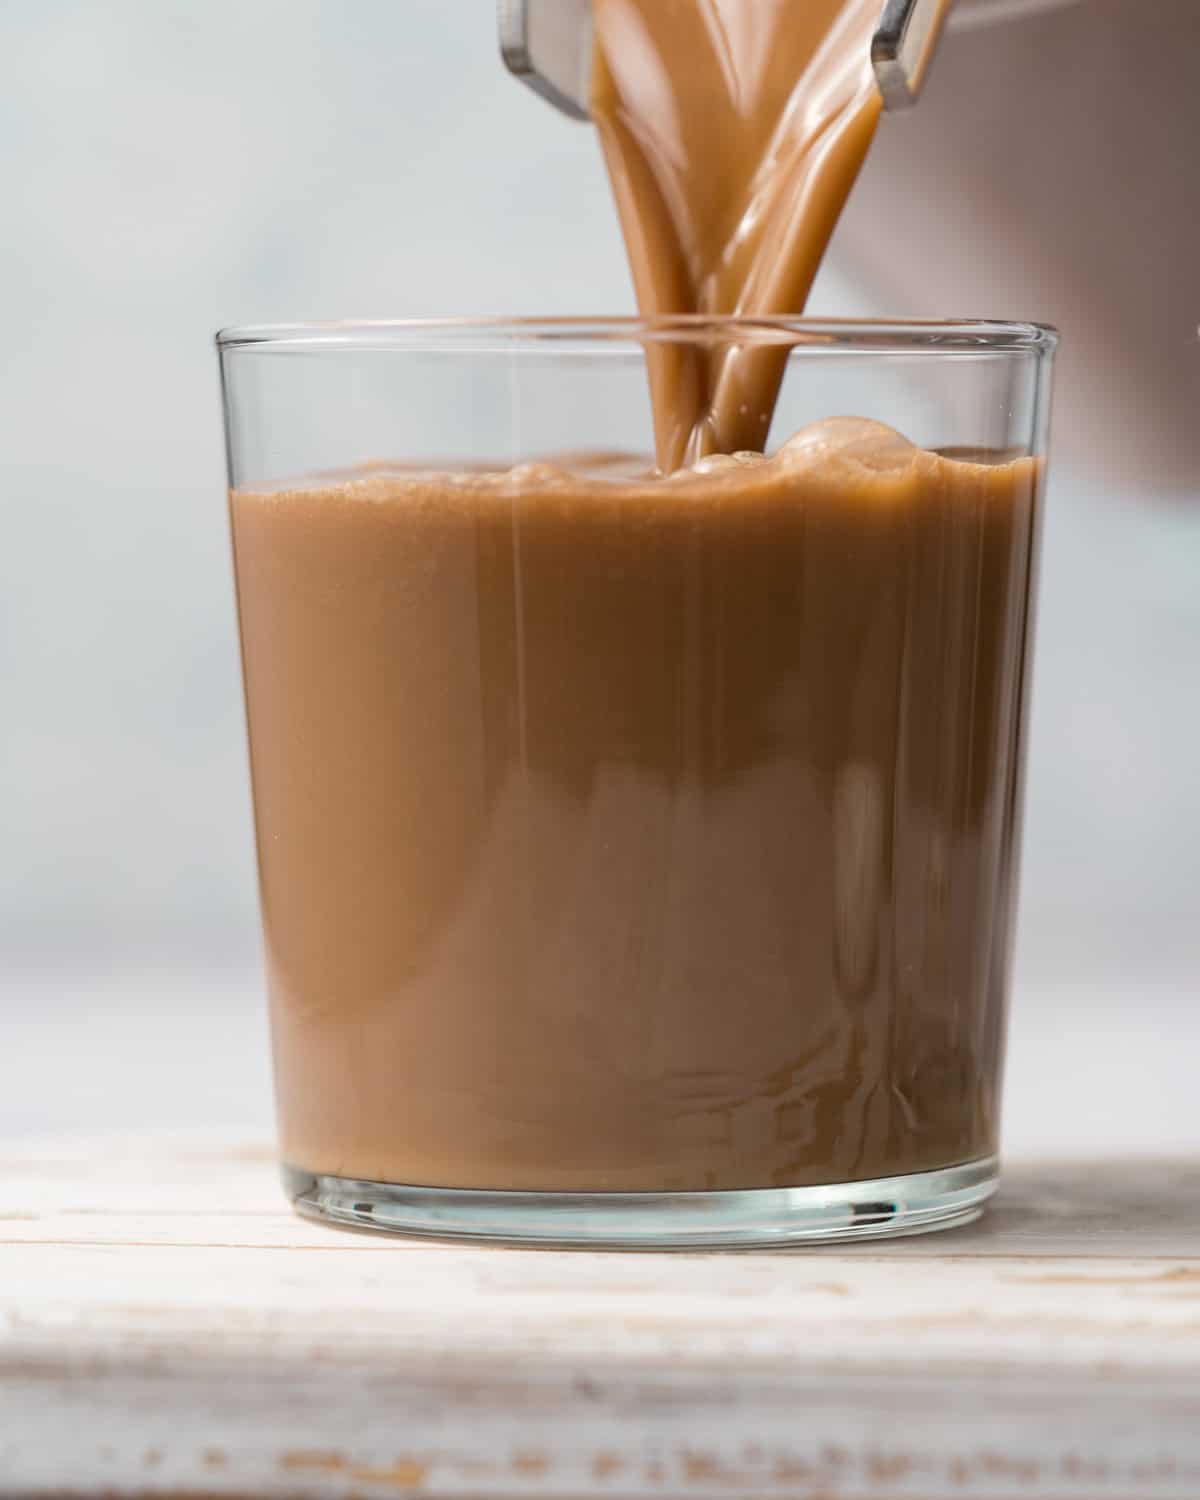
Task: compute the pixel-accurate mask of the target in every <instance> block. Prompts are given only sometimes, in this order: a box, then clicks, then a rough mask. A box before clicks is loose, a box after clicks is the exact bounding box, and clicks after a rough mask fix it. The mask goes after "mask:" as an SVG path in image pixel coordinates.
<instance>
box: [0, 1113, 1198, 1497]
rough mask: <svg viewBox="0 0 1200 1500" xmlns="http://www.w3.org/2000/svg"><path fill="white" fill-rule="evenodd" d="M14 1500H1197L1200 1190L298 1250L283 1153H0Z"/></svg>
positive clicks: (1141, 1171)
mask: <svg viewBox="0 0 1200 1500" xmlns="http://www.w3.org/2000/svg"><path fill="white" fill-rule="evenodd" d="M0 1493H3V1494H5V1495H19V1496H22V1497H32V1496H40V1495H44V1494H55V1495H60V1496H61V1495H70V1496H101V1495H105V1496H167V1495H171V1496H185V1495H186V1496H201V1495H203V1496H218V1495H221V1496H243V1497H250V1496H254V1497H273V1496H297V1497H313V1500H316V1497H322V1500H324V1497H335V1496H336V1497H349V1496H355V1497H359V1500H374V1497H388V1500H396V1497H397V1496H407V1495H414V1494H420V1495H434V1496H436V1495H464V1496H474V1497H479V1500H483V1497H490V1496H500V1495H520V1496H554V1497H558V1500H566V1497H572V1496H610V1497H632V1496H643V1495H658V1496H667V1495H698V1496H746V1497H757V1496H777V1497H812V1500H816V1497H822V1500H835V1497H839V1500H840V1497H871V1500H883V1497H890V1496H897V1497H899V1496H908V1497H922V1500H931V1497H935V1496H942V1495H953V1496H958V1497H964V1500H965V1497H989V1500H993V1497H995V1500H999V1497H1004V1500H1013V1497H1017V1496H1037V1497H1059V1496H1080V1497H1082V1496H1087V1497H1091V1500H1095V1497H1102V1496H1114V1497H1115V1496H1120V1497H1122V1500H1135V1497H1136V1500H1155V1497H1159V1496H1188V1497H1193V1500H1194V1497H1195V1496H1196V1495H1198V1494H1200V1165H1197V1164H1194V1163H1192V1162H1189V1161H1186V1160H1176V1161H1171V1160H1155V1159H1145V1160H1141V1161H1136V1160H1126V1161H1117V1162H1113V1161H1111V1160H1109V1161H1099V1160H1098V1161H1095V1162H1090V1163H1089V1162H1084V1161H1077V1162H1074V1163H1065V1164H1057V1165H1055V1164H1051V1163H1039V1162H1034V1161H1020V1160H1018V1161H1015V1162H1012V1163H1010V1164H1009V1167H1008V1170H1007V1175H1006V1184H1005V1188H1004V1190H1003V1192H1002V1195H1001V1197H1000V1199H999V1200H998V1202H997V1204H996V1206H995V1208H994V1209H993V1211H992V1213H991V1214H990V1216H989V1217H988V1218H986V1219H985V1220H984V1221H983V1222H982V1223H980V1224H978V1225H975V1226H971V1227H970V1228H967V1229H963V1230H959V1231H954V1232H950V1233H946V1234H942V1235H936V1236H931V1237H929V1238H926V1239H909V1240H899V1241H896V1242H894V1243H892V1244H886V1243H884V1244H875V1245H872V1246H870V1247H867V1248H864V1249H862V1250H858V1251H849V1252H848V1251H846V1250H828V1249H824V1250H819V1251H808V1252H798V1251H775V1252H753V1253H743V1254H720V1253H688V1254H674V1255H651V1254H603V1253H595V1254H593V1253H581V1252H557V1251H519V1250H511V1249H488V1248H464V1247H455V1246H448V1245H438V1244H431V1243H417V1242H404V1241H393V1240H388V1239H383V1238H377V1237H374V1236H368V1235H356V1234H349V1233H346V1232H339V1231H336V1230H333V1229H325V1228H323V1227H321V1226H318V1225H313V1224H307V1223H305V1222H303V1221H301V1220H299V1219H296V1218H294V1217H293V1216H292V1214H291V1213H290V1211H289V1210H288V1208H287V1206H286V1205H285V1203H284V1201H283V1198H282V1196H281V1194H280V1192H279V1190H278V1188H277V1186H276V1183H275V1180H274V1168H273V1165H272V1161H271V1152H270V1147H269V1145H268V1144H267V1143H265V1142H259V1143H251V1144H247V1143H238V1142H233V1143H230V1142H225V1141H220V1140H218V1139H215V1138H211V1137H204V1136H195V1135H192V1136H175V1137H166V1138H163V1139H161V1140H155V1139H153V1138H147V1137H137V1136H126V1137H114V1138H112V1139H111V1140H108V1141H106V1142H104V1143H102V1144H99V1145H98V1144H96V1143H95V1141H93V1142H91V1143H90V1144H82V1143H79V1144H72V1143H71V1141H70V1140H66V1139H64V1140H62V1141H60V1142H59V1143H57V1144H54V1143H49V1144H38V1143H31V1142H24V1143H19V1144H14V1145H13V1146H12V1147H10V1148H9V1149H8V1150H7V1151H3V1150H2V1149H0Z"/></svg>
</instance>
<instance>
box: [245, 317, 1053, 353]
mask: <svg viewBox="0 0 1200 1500" xmlns="http://www.w3.org/2000/svg"><path fill="white" fill-rule="evenodd" d="M730 342H736V343H740V344H758V345H763V346H782V347H786V348H788V349H790V350H792V351H794V352H809V353H817V352H820V351H837V352H842V353H847V352H849V353H862V354H878V353H903V354H951V353H971V354H976V355H978V354H979V353H980V352H981V351H982V352H991V353H997V354H1019V353H1031V352H1032V353H1043V352H1052V351H1053V350H1054V348H1055V347H1056V346H1057V344H1058V330H1057V329H1056V328H1054V327H1053V326H1052V325H1050V324H1048V323H1028V322H1006V321H1002V320H996V319H984V318H976V319H934V318H809V317H791V316H784V317H769V318H768V317H762V318H757V317H754V318H750V317H708V316H706V315H704V314H688V315H679V316H674V317H662V318H638V317H463V318H394V319H365V320H361V321H357V320H347V321H343V322H312V323H259V324H245V325H242V326H239V327H229V328H222V329H221V330H220V331H219V332H218V333H217V334H216V343H217V348H218V349H219V350H220V351H221V353H222V354H224V353H228V352H232V351H235V350H244V349H257V350H264V351H266V350H271V349H278V350H281V351H282V350H318V349H340V350H356V349H359V350H367V349H375V350H379V349H383V350H396V351H407V352H410V353H419V352H424V351H431V350H434V349H448V350H458V351H459V352H462V353H468V352H470V353H488V352H504V351H506V350H507V351H511V350H513V349H517V348H522V349H526V348H532V349H543V348H545V349H547V350H550V349H553V348H554V347H555V346H556V345H557V346H561V345H564V344H584V345H594V346H602V345H605V344H618V345H620V344H624V345H629V344H646V343H652V344H675V343H689V344H704V343H712V344H718V343H719V344H728V343H730Z"/></svg>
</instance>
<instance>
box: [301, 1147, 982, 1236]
mask: <svg viewBox="0 0 1200 1500" xmlns="http://www.w3.org/2000/svg"><path fill="white" fill-rule="evenodd" d="M997 1166H998V1164H997V1160H996V1158H995V1157H994V1156H991V1157H985V1158H984V1159H983V1160H981V1161H972V1162H965V1163H963V1164H962V1165H961V1166H956V1167H945V1168H943V1169H941V1170H939V1171H936V1172H914V1173H911V1174H909V1175H907V1176H903V1177H877V1178H874V1179H873V1180H871V1181H867V1182H846V1183H834V1184H830V1185H828V1186H821V1187H794V1188H751V1189H745V1190H739V1191H722V1192H712V1193H513V1192H488V1191H485V1190H482V1189H476V1188H434V1187H402V1186H400V1185H399V1184H397V1183H393V1182H361V1181H357V1180H356V1179H354V1178H351V1177H326V1176H318V1175H314V1174H313V1173H312V1172H306V1171H303V1170H302V1169H300V1168H298V1167H291V1166H288V1165H286V1164H285V1165H284V1167H283V1184H284V1188H285V1190H286V1192H287V1195H288V1197H289V1198H290V1199H291V1200H292V1203H293V1205H294V1206H295V1208H296V1209H297V1210H298V1211H299V1212H300V1213H302V1214H305V1215H307V1216H308V1217H309V1218H313V1219H321V1220H324V1221H326V1222H328V1223H333V1224H344V1225H348V1226H350V1227H353V1228H356V1229H378V1230H385V1231H388V1232H390V1233H393V1234H408V1235H423V1236H432V1237H434V1238H436V1239H456V1240H499V1241H505V1242H508V1243H510V1244H525V1245H584V1246H594V1247H608V1248H623V1249H643V1250H684V1249H719V1248H721V1247H726V1248H749V1247H751V1246H758V1247H762V1246H770V1245H802V1244H825V1243H834V1242H836V1243H843V1242H845V1241H849V1240H870V1239H884V1238H890V1237H893V1236H897V1235H905V1234H925V1233H927V1232H928V1231H930V1230H934V1229H950V1228H952V1227H953V1226H955V1225H958V1224H969V1223H970V1222H971V1220H972V1219H977V1218H978V1217H979V1215H980V1214H981V1213H982V1212H983V1205H984V1204H985V1203H986V1201H987V1200H988V1199H989V1198H990V1197H991V1196H992V1194H993V1193H994V1192H995V1190H996V1182H997Z"/></svg>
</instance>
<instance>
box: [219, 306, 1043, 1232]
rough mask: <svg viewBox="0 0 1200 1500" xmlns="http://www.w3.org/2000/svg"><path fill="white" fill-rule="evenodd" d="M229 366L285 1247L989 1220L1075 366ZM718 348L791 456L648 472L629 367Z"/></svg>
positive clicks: (496, 350)
mask: <svg viewBox="0 0 1200 1500" xmlns="http://www.w3.org/2000/svg"><path fill="white" fill-rule="evenodd" d="M218 343H219V347H220V355H221V366H222V374H223V381H224V393H225V417H226V428H227V439H228V452H229V476H230V486H231V511H232V528H233V543H234V556H235V566H236V575H237V589H238V603H239V614H240V624H241V639H242V652H243V666H244V673H245V688H246V705H247V716H248V723H249V738H250V755H251V770H252V777H253V784H254V802H255V818H256V825H257V838H258V855H259V871H260V883H261V897H262V912H263V927H264V936H265V949H266V964H267V972H268V978H269V987H270V997H271V1017H272V1038H273V1050H274V1061H275V1079H276V1092H277V1101H278V1114H279V1126H280V1136H281V1153H282V1158H283V1163H284V1167H283V1171H284V1179H285V1184H286V1187H287V1191H288V1193H289V1196H290V1197H291V1198H292V1200H293V1201H294V1203H295V1205H296V1207H297V1208H298V1209H299V1210H300V1211H301V1212H304V1213H308V1214H311V1215H315V1216H318V1217H321V1218H325V1219H329V1220H334V1221H337V1222H341V1223H346V1224H353V1225H358V1226H371V1227H374V1228H377V1229H391V1230H399V1231H404V1232H408V1233H425V1234H436V1235H454V1236H479V1237H489V1238H498V1239H507V1240H525V1241H548V1242H557V1243H572V1242H588V1243H596V1244H610V1245H642V1246H655V1245H660V1246H676V1245H748V1244H774V1243H784V1242H789V1241H804V1240H824V1239H846V1238H861V1237H867V1236H879V1235H891V1234H900V1233H911V1232H914V1231H918V1230H923V1229H932V1228H937V1227H942V1226H945V1225H949V1224H955V1223H962V1222H964V1221H965V1220H967V1219H969V1218H972V1217H974V1216H975V1215H976V1214H977V1213H978V1212H979V1211H980V1209H981V1206H982V1204H983V1203H984V1201H985V1200H986V1198H987V1197H988V1196H989V1195H990V1194H991V1192H992V1191H993V1189H994V1186H995V1182H996V1171H997V1144H998V1128H999V1094H1000V1080H1001V1067H1002V1056H1003V1049H1004V1034H1005V1024H1006V1005H1007V988H1008V972H1009V955H1010V949H1011V943H1012V918H1013V904H1014V891H1015V878H1016V865H1017V846H1018V835H1019V827H1020V808H1021V779H1022V772H1021V766H1022V748H1023V740H1024V721H1025V698H1026V691H1027V683H1028V675H1029V656H1030V636H1031V623H1030V621H1031V611H1030V602H1031V597H1032V593H1033V588H1034V573H1035V563H1036V555H1037V546H1038V517H1039V510H1040V495H1041V490H1042V480H1043V472H1042V469H1043V455H1044V445H1045V436H1046V424H1047V411H1048V400H1049V387H1050V369H1051V363H1052V356H1053V350H1054V345H1055V335H1054V333H1053V332H1052V331H1051V330H1049V329H1046V328H1041V327H1036V326H1034V325H1030V324H999V323H956V324H952V323H907V324H900V323H852V322H817V321H811V320H802V319H778V320H763V321H760V320H755V321H754V322H736V321H731V320H716V321H706V320H698V319H682V320H668V321H661V322H638V321H633V320H624V321H623V320H616V321H613V320H581V321H526V322H499V321H489V322H439V323H372V324H339V325H307V326H294V327H277V328H245V329H234V330H229V331H227V332H225V333H223V334H221V335H220V336H219V339H218ZM730 348H736V350H737V351H738V353H737V358H738V359H742V360H749V361H755V360H758V361H761V362H763V363H764V366H765V365H766V364H772V368H773V369H774V370H775V373H776V375H777V376H778V379H779V399H778V404H777V407H776V410H775V415H774V420H773V422H772V423H771V426H770V437H769V441H768V442H767V444H766V452H767V453H768V454H770V455H773V457H771V458H770V459H769V460H766V461H764V460H762V459H760V458H757V457H755V456H746V455H741V456H739V457H736V458H734V457H724V458H717V459H708V460H706V461H704V462H703V463H702V464H701V465H700V470H701V471H702V472H693V473H690V474H685V475H682V476H675V477H671V478H663V477H656V476H655V475H654V474H653V424H652V420H651V409H650V401H649V398H648V388H647V374H648V370H649V372H650V373H653V372H654V371H655V370H656V369H658V370H661V369H662V368H663V367H664V362H667V361H676V362H686V361H689V360H690V361H693V362H694V363H695V368H697V369H701V368H703V367H704V366H705V362H708V361H711V360H712V359H713V358H714V357H719V356H721V355H722V354H723V353H725V352H727V351H728V350H729V349H730ZM772 362H773V363H772ZM814 423H816V424H820V425H818V426H816V427H813V426H812V425H811V424H814ZM878 424H885V426H882V427H881V426H880V425H878ZM888 429H894V432H892V431H889V430H888ZM798 432H799V433H800V434H801V435H800V436H799V437H798V438H795V439H794V440H792V439H793V435H794V434H796V433H798ZM896 433H899V434H902V435H903V438H899V437H897V436H896V435H895V434H896ZM905 439H906V440H907V442H906V441H904V440H905ZM910 444H915V445H917V446H916V447H915V448H914V447H911V446H909V445H910Z"/></svg>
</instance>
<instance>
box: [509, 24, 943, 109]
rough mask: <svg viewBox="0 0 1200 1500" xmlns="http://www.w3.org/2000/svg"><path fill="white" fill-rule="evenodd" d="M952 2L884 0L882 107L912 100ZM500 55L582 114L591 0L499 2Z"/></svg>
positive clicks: (879, 68)
mask: <svg viewBox="0 0 1200 1500" xmlns="http://www.w3.org/2000/svg"><path fill="white" fill-rule="evenodd" d="M951 3H952V0H884V5H883V14H882V15H881V17H880V21H879V27H878V29H877V31H876V32H875V35H874V37H873V38H872V39H871V62H872V65H873V66H874V68H875V78H876V81H877V82H878V84H879V92H880V93H881V94H882V95H883V103H884V107H885V108H886V109H903V108H904V107H905V106H906V105H909V104H914V103H915V102H916V100H917V96H918V95H919V94H920V92H921V86H922V84H923V83H924V82H925V75H926V73H927V72H928V70H929V62H930V59H931V58H932V56H933V52H934V49H935V47H936V46H937V41H938V37H939V36H940V35H941V30H942V23H943V21H944V20H945V18H946V13H947V12H948V11H949V9H950V6H951ZM499 7H500V55H501V56H502V57H503V59H504V63H505V66H506V67H507V68H508V70H509V72H510V73H513V74H515V75H516V77H518V78H519V79H520V80H521V81H522V83H526V84H528V85H529V87H530V88H531V89H533V90H535V92H537V93H539V94H541V96H542V98H543V99H548V100H549V101H550V103H551V104H553V105H554V106H555V108H557V109H560V110H562V112H563V114H565V115H570V117H571V118H572V119H573V120H586V119H587V118H588V117H589V116H588V107H589V95H590V90H591V77H592V3H591V0H499Z"/></svg>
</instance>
